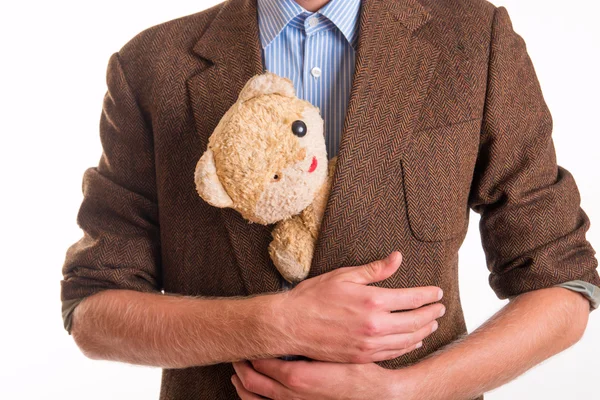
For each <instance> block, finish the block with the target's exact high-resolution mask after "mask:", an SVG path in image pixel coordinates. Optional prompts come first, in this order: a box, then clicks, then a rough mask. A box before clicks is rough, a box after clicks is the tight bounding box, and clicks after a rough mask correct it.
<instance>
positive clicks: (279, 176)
mask: <svg viewBox="0 0 600 400" xmlns="http://www.w3.org/2000/svg"><path fill="white" fill-rule="evenodd" d="M280 179H281V175H279V174H275V175H273V182H277V181H278V180H280Z"/></svg>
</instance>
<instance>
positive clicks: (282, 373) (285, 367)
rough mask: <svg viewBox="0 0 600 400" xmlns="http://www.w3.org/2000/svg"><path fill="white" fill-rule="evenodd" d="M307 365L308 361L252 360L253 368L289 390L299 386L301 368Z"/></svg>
mask: <svg viewBox="0 0 600 400" xmlns="http://www.w3.org/2000/svg"><path fill="white" fill-rule="evenodd" d="M306 363H307V361H283V360H280V359H277V358H267V359H260V360H252V366H253V367H254V369H255V370H256V371H258V372H260V373H261V374H263V375H265V376H268V377H269V378H272V379H274V380H275V381H277V382H278V383H281V384H282V385H283V386H285V387H288V388H296V387H297V386H298V384H299V383H298V378H299V375H300V373H301V368H302V366H303V365H305V364H306Z"/></svg>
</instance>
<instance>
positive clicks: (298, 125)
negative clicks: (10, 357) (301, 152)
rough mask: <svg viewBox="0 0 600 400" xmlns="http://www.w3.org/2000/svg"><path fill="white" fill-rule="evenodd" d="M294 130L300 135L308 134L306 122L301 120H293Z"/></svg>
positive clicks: (295, 133)
mask: <svg viewBox="0 0 600 400" xmlns="http://www.w3.org/2000/svg"><path fill="white" fill-rule="evenodd" d="M292 132H293V133H294V135H296V136H298V137H302V136H304V135H306V124H305V123H304V122H303V121H300V120H297V121H294V122H292Z"/></svg>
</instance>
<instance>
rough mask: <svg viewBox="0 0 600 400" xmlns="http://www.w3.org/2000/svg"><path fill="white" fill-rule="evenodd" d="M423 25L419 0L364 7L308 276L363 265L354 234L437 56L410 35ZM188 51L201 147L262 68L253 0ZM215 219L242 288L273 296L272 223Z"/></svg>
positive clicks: (242, 2) (230, 214)
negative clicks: (194, 67)
mask: <svg viewBox="0 0 600 400" xmlns="http://www.w3.org/2000/svg"><path fill="white" fill-rule="evenodd" d="M429 19H430V15H429V14H428V13H427V11H426V10H425V9H424V8H423V7H422V6H421V5H420V4H419V3H417V1H416V0H393V1H385V0H363V1H362V4H361V16H360V20H359V42H358V48H357V56H356V70H355V75H354V79H353V84H352V89H351V93H350V100H349V105H348V111H347V114H346V119H345V122H344V127H343V130H342V139H341V144H340V150H339V153H338V163H337V169H336V172H335V174H334V177H333V185H332V190H331V194H330V197H329V199H328V202H327V206H326V209H325V215H324V217H323V222H322V225H321V232H320V234H319V239H318V241H317V246H316V249H315V255H314V257H313V262H312V266H311V271H310V275H309V276H315V275H318V274H321V273H324V272H327V271H330V270H332V269H334V268H336V267H340V266H344V265H350V263H353V262H355V261H356V260H359V259H360V254H359V249H360V247H358V244H356V243H355V240H354V238H355V236H356V235H355V233H356V232H357V231H358V230H361V229H364V228H365V227H366V223H367V222H368V216H369V209H370V208H371V206H373V205H374V203H375V202H377V199H378V191H379V190H381V189H382V188H383V187H384V186H383V185H385V183H386V182H385V177H386V176H387V174H386V170H388V167H389V166H390V163H393V162H395V160H397V158H398V157H399V156H400V154H401V152H402V148H403V145H404V143H405V141H406V138H407V135H408V134H409V133H410V132H411V130H412V129H414V125H415V122H416V121H417V117H418V115H419V111H420V108H421V105H422V102H423V99H424V97H425V94H426V93H427V89H428V86H429V82H430V78H431V76H432V73H433V71H434V69H435V65H436V62H437V58H438V55H439V50H438V49H437V48H436V47H435V46H434V45H433V44H431V43H429V42H428V41H426V40H424V39H421V38H419V37H418V36H417V35H415V31H416V30H417V29H418V28H419V27H420V26H422V25H423V24H425V23H426V22H427V21H428V20H429ZM193 50H194V52H195V53H196V54H197V55H198V56H200V58H201V60H204V61H203V62H201V63H200V65H201V67H200V68H199V72H198V73H196V74H195V75H193V76H192V77H191V78H190V79H189V80H188V82H187V84H188V91H189V95H190V101H191V106H192V109H193V114H194V118H195V123H196V129H197V132H198V134H199V135H200V140H201V141H202V148H203V149H205V148H206V145H207V142H208V137H209V136H210V134H211V133H212V131H213V130H214V128H215V127H216V125H217V123H218V121H219V120H220V118H221V117H222V116H223V114H224V113H225V112H226V111H227V109H229V107H230V106H231V105H232V104H233V103H234V102H235V101H236V99H237V96H238V93H239V92H240V90H241V89H242V87H243V85H244V84H245V83H246V81H247V80H248V79H250V78H251V77H252V76H253V75H255V74H259V73H261V72H263V71H264V65H263V61H262V56H261V48H260V43H259V35H258V21H257V9H256V1H255V0H230V1H228V2H226V3H225V4H224V5H223V7H222V9H221V10H220V12H219V14H218V15H217V17H216V18H215V20H214V21H213V22H212V23H211V25H210V26H209V28H208V29H207V31H206V32H205V33H204V34H203V35H202V37H201V38H200V40H199V41H198V42H197V43H196V44H195V46H194V48H193ZM198 156H200V155H198ZM222 217H223V221H224V223H225V225H226V227H227V231H228V233H229V238H230V240H231V245H232V248H233V251H234V253H235V256H236V259H237V262H238V266H239V268H240V276H241V278H242V280H243V282H244V285H245V287H246V290H247V292H248V293H249V294H254V293H262V292H269V291H275V290H277V289H278V288H279V287H280V280H279V274H278V272H277V270H276V269H275V267H274V265H273V263H272V261H271V260H270V258H269V256H268V252H267V248H268V244H269V242H270V240H271V230H272V228H273V226H263V225H259V224H252V223H248V222H247V221H245V220H244V219H243V218H242V217H241V215H239V213H237V212H236V211H234V210H232V209H223V210H222ZM373 234H374V235H378V234H379V232H373ZM365 261H370V260H365Z"/></svg>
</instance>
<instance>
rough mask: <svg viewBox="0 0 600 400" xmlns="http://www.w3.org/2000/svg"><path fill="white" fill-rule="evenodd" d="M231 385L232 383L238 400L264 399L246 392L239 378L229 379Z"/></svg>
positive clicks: (235, 376)
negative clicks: (238, 397)
mask: <svg viewBox="0 0 600 400" xmlns="http://www.w3.org/2000/svg"><path fill="white" fill-rule="evenodd" d="M231 383H233V386H234V387H235V390H236V391H237V394H238V396H240V399H242V400H262V399H264V397H261V396H258V395H256V394H254V393H251V392H249V391H248V390H246V388H245V387H244V385H243V384H242V381H241V380H240V378H238V376H237V375H233V376H232V377H231Z"/></svg>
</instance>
